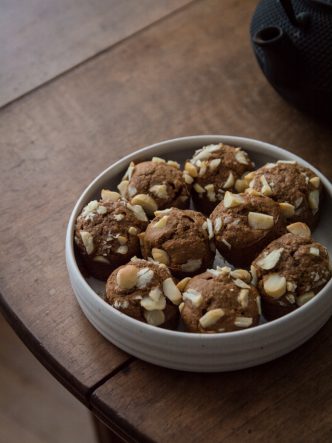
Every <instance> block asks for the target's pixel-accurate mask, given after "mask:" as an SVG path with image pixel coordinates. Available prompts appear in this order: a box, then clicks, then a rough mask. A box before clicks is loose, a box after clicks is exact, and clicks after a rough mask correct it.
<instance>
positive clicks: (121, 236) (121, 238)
mask: <svg viewBox="0 0 332 443" xmlns="http://www.w3.org/2000/svg"><path fill="white" fill-rule="evenodd" d="M118 242H119V243H120V245H125V244H126V243H127V242H128V239H127V237H125V236H124V235H119V237H118Z"/></svg>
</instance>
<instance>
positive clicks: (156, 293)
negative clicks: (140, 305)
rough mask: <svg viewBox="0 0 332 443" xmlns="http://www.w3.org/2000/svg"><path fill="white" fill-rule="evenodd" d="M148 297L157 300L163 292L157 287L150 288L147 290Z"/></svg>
mask: <svg viewBox="0 0 332 443" xmlns="http://www.w3.org/2000/svg"><path fill="white" fill-rule="evenodd" d="M149 297H150V298H152V300H154V301H158V300H159V299H160V298H161V297H163V293H162V292H161V290H160V289H159V288H157V287H156V288H152V289H151V291H150V292H149Z"/></svg>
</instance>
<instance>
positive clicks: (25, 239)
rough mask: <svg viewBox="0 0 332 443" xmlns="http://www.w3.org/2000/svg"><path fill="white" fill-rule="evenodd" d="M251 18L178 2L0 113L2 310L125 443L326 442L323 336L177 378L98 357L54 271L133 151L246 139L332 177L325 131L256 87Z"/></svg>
mask: <svg viewBox="0 0 332 443" xmlns="http://www.w3.org/2000/svg"><path fill="white" fill-rule="evenodd" d="M255 4H256V1H254V0H248V1H246V2H240V1H238V0H225V1H220V0H204V1H196V2H191V3H190V4H188V5H186V6H185V7H183V8H182V9H179V10H178V11H177V12H175V13H173V14H171V15H169V16H167V17H165V18H163V19H162V20H159V21H158V22H156V23H154V24H152V25H151V26H149V27H148V28H146V29H143V30H142V31H140V32H137V33H136V34H134V35H132V36H131V37H129V38H127V39H126V40H124V41H122V42H121V43H120V44H117V45H115V46H112V47H110V48H109V49H108V50H105V51H104V52H103V53H102V54H100V55H98V56H97V57H94V58H92V59H89V60H87V61H86V62H85V63H82V64H81V65H80V66H78V67H76V68H75V69H72V70H71V71H70V72H68V73H66V74H65V75H62V76H61V77H58V78H56V79H54V80H53V81H51V82H49V83H48V84H46V85H44V86H41V87H40V88H38V90H35V91H33V92H32V93H31V94H29V95H26V96H24V97H22V98H21V99H19V100H16V101H15V102H14V103H12V104H10V105H8V106H6V107H4V108H3V109H2V110H0V117H1V118H0V134H1V137H0V152H1V164H0V186H1V190H4V192H2V196H1V221H2V223H1V227H0V236H1V237H0V239H1V245H2V247H1V250H0V290H1V293H2V299H1V303H0V306H1V309H2V310H3V312H4V314H5V316H6V318H7V319H8V320H9V322H10V323H11V325H12V326H13V328H14V329H15V330H16V332H17V333H18V334H19V335H20V336H21V338H22V339H23V340H24V342H25V343H26V344H27V346H28V347H29V348H30V349H31V350H32V352H34V353H35V354H36V355H37V356H38V358H39V359H40V361H41V362H42V363H43V364H44V365H45V366H47V367H48V368H49V370H50V371H51V372H52V373H53V374H54V375H55V376H56V377H57V378H58V379H60V380H61V382H62V383H63V384H64V385H65V386H66V387H67V388H68V389H70V390H71V391H72V392H73V393H74V394H75V395H77V396H78V397H79V398H80V399H81V400H82V401H85V403H86V404H89V405H90V406H91V407H92V408H93V410H94V411H95V413H96V415H97V416H99V417H100V418H102V419H103V420H104V421H105V422H107V423H108V424H109V425H112V427H114V428H116V429H119V430H120V431H121V430H123V432H124V433H125V434H127V435H130V436H131V437H132V438H137V436H141V437H142V438H143V437H144V438H147V439H152V440H155V441H170V440H178V441H179V439H180V438H181V436H183V432H185V431H188V439H192V440H193V441H199V439H198V437H200V439H201V440H202V439H206V440H208V441H222V440H225V441H245V440H246V439H247V440H248V441H254V435H256V437H257V440H258V441H264V438H265V439H266V438H267V437H268V436H269V435H270V436H272V437H273V438H274V437H275V436H277V435H280V436H281V437H282V440H283V441H299V438H300V437H301V435H302V432H304V430H303V428H302V426H301V424H302V423H304V422H305V421H306V420H308V422H309V424H310V429H307V430H306V431H305V432H307V434H306V435H308V436H309V437H308V438H309V440H308V441H315V440H314V437H317V439H316V441H328V440H329V439H331V430H332V419H331V416H332V404H331V401H330V399H329V396H330V397H331V395H330V393H331V389H332V385H331V381H330V375H329V374H330V371H331V367H330V366H331V365H330V360H331V359H330V357H329V353H328V351H329V348H330V345H331V342H330V339H329V336H330V334H329V332H331V328H332V324H331V321H330V322H329V323H328V324H327V326H326V327H325V328H324V329H323V330H322V331H321V332H319V333H318V334H317V336H316V337H315V338H314V339H313V340H312V341H311V342H310V343H308V344H306V345H305V346H303V347H302V348H300V349H299V350H298V351H295V352H294V353H292V354H290V355H289V356H286V357H284V358H282V359H280V360H278V361H276V362H272V363H269V364H267V365H264V366H261V367H258V368H254V369H250V370H247V371H241V372H237V373H232V374H217V375H190V374H181V373H178V372H175V371H168V370H166V369H160V368H156V367H153V366H151V365H148V364H145V363H141V362H138V361H133V360H130V359H129V357H128V356H127V355H125V354H124V353H123V352H121V351H120V350H118V349H116V348H115V347H114V346H112V345H111V344H110V343H107V342H106V340H104V339H103V338H102V337H101V336H100V335H99V334H98V333H97V332H96V331H95V330H94V329H93V328H92V327H91V326H90V324H89V323H88V322H87V320H86V319H85V318H84V316H83V314H82V313H81V311H80V309H79V307H78V306H77V304H76V301H75V299H74V297H73V293H72V290H71V288H70V285H69V281H68V278H67V273H66V269H65V262H64V236H65V227H66V222H67V219H68V217H69V214H70V211H71V208H72V207H73V205H74V203H75V200H76V199H77V197H78V196H79V194H80V192H81V191H82V190H83V189H84V187H85V186H86V185H87V183H89V182H90V181H91V179H92V178H94V177H95V176H96V175H97V174H98V173H99V172H100V171H101V170H102V169H104V168H105V167H106V166H107V165H109V164H110V163H112V162H114V161H115V160H117V159H119V158H121V157H122V156H123V155H124V154H125V153H128V152H131V151H132V150H134V149H137V148H139V147H142V146H144V145H147V144H150V143H153V142H157V141H161V140H163V139H168V138H173V137H177V136H182V135H191V134H209V133H214V134H216V133H219V134H232V135H240V136H247V137H253V138H258V139H261V140H264V141H267V142H271V143H274V144H277V145H279V146H283V147H286V148H288V149H290V150H291V151H293V152H295V153H297V154H299V155H301V156H302V157H303V158H305V159H306V160H308V161H310V162H312V163H313V164H314V165H315V166H317V167H318V168H319V169H320V170H321V171H322V172H323V173H324V174H326V175H327V176H328V177H329V178H331V177H332V151H331V146H330V145H331V142H330V140H331V138H332V131H331V129H330V128H327V127H325V126H323V125H322V124H320V123H318V122H315V121H313V120H312V119H310V118H309V117H307V116H305V115H303V114H301V113H300V112H298V111H297V110H295V109H294V108H292V107H291V106H289V105H288V104H287V103H285V102H284V101H283V100H282V99H281V98H280V97H279V96H278V95H277V94H276V93H275V91H274V90H273V89H272V88H271V87H270V86H269V85H268V83H267V82H266V80H265V79H264V77H263V76H262V74H261V73H260V71H259V68H258V66H257V64H256V61H255V59H254V56H253V54H252V50H251V47H250V42H249V38H248V27H249V21H250V16H251V14H252V12H253V9H254V6H255ZM9 227H10V229H9ZM303 355H304V356H305V358H304V357H303ZM224 390H226V396H225V395H224ZM195 392H198V393H199V395H196V394H195ZM92 394H93V395H92ZM91 395H92V397H91ZM283 405H285V407H284V406H283ZM155 415H158V417H155ZM163 417H165V419H164V418H163ZM201 417H204V420H202V418H201ZM262 418H263V419H264V429H261V428H260V423H261V422H260V420H261V419H262ZM204 421H205V422H204ZM320 422H321V423H322V426H321V427H320V426H319V423H320ZM191 429H193V430H195V432H196V433H197V438H196V436H195V435H196V434H195V432H191V431H190V430H191ZM120 431H119V433H120ZM209 432H211V436H212V437H213V438H212V439H210V440H209V435H210V434H209ZM139 438H140V437H139ZM302 441H303V439H302Z"/></svg>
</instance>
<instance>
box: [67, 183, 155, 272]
mask: <svg viewBox="0 0 332 443" xmlns="http://www.w3.org/2000/svg"><path fill="white" fill-rule="evenodd" d="M101 197H102V198H101V200H100V201H97V200H93V201H91V202H90V203H89V204H88V205H87V206H85V207H84V208H83V210H82V212H81V214H80V215H79V216H78V217H77V220H76V225H75V237H74V238H75V243H76V246H77V250H78V253H79V255H80V256H81V258H82V259H83V262H84V264H85V267H86V269H87V271H88V272H89V273H90V274H91V275H92V276H94V277H96V278H98V279H101V280H106V279H107V278H108V276H109V275H110V273H111V272H112V271H113V269H115V268H116V267H118V266H120V265H121V264H124V263H127V262H128V260H130V258H131V257H132V256H133V255H137V254H139V253H140V245H139V239H138V234H140V233H141V232H142V231H144V230H145V229H146V226H147V224H148V218H147V216H146V214H145V212H144V210H143V208H142V207H141V206H139V205H131V204H130V203H128V202H127V201H126V200H124V199H122V198H121V197H120V194H118V193H117V192H112V191H109V190H103V191H102V193H101Z"/></svg>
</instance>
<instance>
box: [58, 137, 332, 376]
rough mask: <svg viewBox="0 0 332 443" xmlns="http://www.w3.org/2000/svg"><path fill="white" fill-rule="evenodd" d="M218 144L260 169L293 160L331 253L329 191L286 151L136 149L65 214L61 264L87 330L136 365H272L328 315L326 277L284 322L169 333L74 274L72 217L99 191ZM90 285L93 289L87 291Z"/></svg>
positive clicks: (206, 140) (255, 146)
mask: <svg viewBox="0 0 332 443" xmlns="http://www.w3.org/2000/svg"><path fill="white" fill-rule="evenodd" d="M219 142H224V143H228V144H230V145H235V146H241V147H243V148H244V149H245V150H246V151H248V152H249V154H250V156H251V157H252V159H253V160H254V161H255V162H256V165H257V166H260V165H262V164H264V163H266V162H269V161H276V160H279V159H284V160H296V161H298V162H299V163H301V164H303V165H304V166H307V167H310V168H311V169H312V170H313V171H315V173H316V174H317V175H318V176H319V177H320V178H321V180H322V183H323V185H324V186H325V190H326V194H327V195H326V200H325V202H324V205H323V208H322V211H321V220H320V223H319V227H318V229H316V231H315V232H314V238H315V239H316V240H318V241H320V242H322V243H323V244H324V245H325V246H326V247H327V248H328V250H329V253H330V254H331V252H332V236H331V235H330V234H329V233H330V232H331V226H332V204H331V203H332V186H331V184H330V182H329V181H328V180H327V179H326V178H325V177H324V176H323V175H322V174H321V173H320V172H319V171H317V169H315V168H313V167H312V166H311V165H310V164H308V163H307V162H305V161H304V160H302V159H301V158H299V157H297V156H295V155H294V154H291V153H290V152H288V151H285V150H283V149H280V148H277V147H276V146H273V145H270V144H268V143H263V142H261V141H257V140H251V139H247V138H240V137H230V136H219V135H208V136H205V135H204V136H194V137H184V138H179V139H175V140H169V141H165V142H162V143H157V144H155V145H152V146H148V147H147V148H143V149H140V150H139V151H136V152H134V153H133V154H130V155H128V156H126V157H124V158H123V159H122V160H120V161H118V162H116V163H115V164H113V165H112V166H110V167H109V168H107V169H106V170H105V171H104V172H102V173H101V174H100V175H99V176H98V177H97V178H96V179H95V180H94V181H93V182H92V183H91V184H90V185H89V186H88V187H87V188H86V190H85V191H84V192H83V194H82V195H81V197H80V198H79V200H78V202H77V203H76V205H75V208H74V210H73V212H72V214H71V217H70V220H69V224H68V229H67V237H66V260H67V267H68V272H69V276H70V281H71V284H72V287H73V290H74V293H75V295H76V298H77V300H78V302H79V304H80V306H81V308H82V310H83V312H84V313H85V315H86V316H87V318H88V319H89V321H90V322H91V323H92V324H93V326H94V327H95V328H96V329H97V330H98V331H99V332H100V333H101V334H102V335H103V336H104V337H106V338H107V339H108V340H110V341H111V342H112V343H114V344H115V345H116V346H118V347H119V348H121V349H123V350H124V351H126V352H128V353H129V354H131V355H134V356H136V357H138V358H140V359H142V360H145V361H148V362H151V363H154V364H157V365H160V366H165V367H167V368H173V369H180V370H186V371H196V372H198V371H199V372H217V371H229V370H235V369H241V368H246V367H250V366H254V365H258V364H260V363H264V362H267V361H270V360H273V359H275V358H277V357H279V356H281V355H284V354H286V353H287V352H289V351H291V350H293V349H295V348H296V347H298V346H299V345H301V344H302V343H304V342H305V341H306V340H308V339H309V338H310V337H311V336H312V335H313V334H315V333H316V332H317V331H318V330H319V329H320V328H321V327H322V326H323V325H324V323H325V322H326V321H327V320H328V319H329V317H330V316H331V314H332V289H331V288H332V280H330V282H329V283H328V284H327V285H326V286H325V287H324V288H323V290H322V291H320V293H319V294H318V295H317V296H316V297H314V298H313V299H312V300H310V301H309V302H308V303H307V304H305V305H304V306H302V307H301V308H299V309H297V310H295V311H293V312H292V313H290V314H288V315H286V316H285V317H282V318H279V319H277V320H274V321H273V322H270V323H265V324H261V325H259V326H256V327H255V328H252V329H247V330H243V331H236V332H230V333H225V334H191V333H186V332H180V331H169V330H165V329H161V328H157V327H153V326H150V325H148V324H145V323H142V322H139V321H137V320H134V319H132V318H130V317H128V316H126V315H124V314H122V313H121V312H119V311H117V310H116V309H114V308H113V307H112V306H110V305H109V304H107V303H106V302H105V301H104V300H103V299H102V298H101V297H100V296H99V295H98V294H97V292H96V291H95V290H94V289H93V287H94V288H95V289H96V286H95V283H92V284H91V282H90V284H89V283H88V281H87V280H85V279H84V277H83V276H82V274H81V273H80V271H79V269H78V266H77V263H76V260H75V256H74V249H73V232H74V224H75V219H76V217H77V215H78V214H79V213H80V211H81V210H82V207H83V206H84V205H86V204H87V203H88V202H89V201H90V200H92V199H95V198H98V195H99V193H100V190H101V189H102V188H113V189H115V188H116V185H117V183H119V181H120V179H121V176H122V174H123V173H124V171H125V170H126V168H127V166H128V164H129V162H130V161H132V160H133V161H135V162H138V161H142V160H147V159H151V157H152V156H160V157H163V158H166V159H172V160H177V161H180V162H183V161H184V160H185V159H186V158H190V157H191V156H192V154H193V152H194V150H195V149H197V148H200V147H202V146H205V145H208V144H212V143H219ZM92 286H93V287H92Z"/></svg>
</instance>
